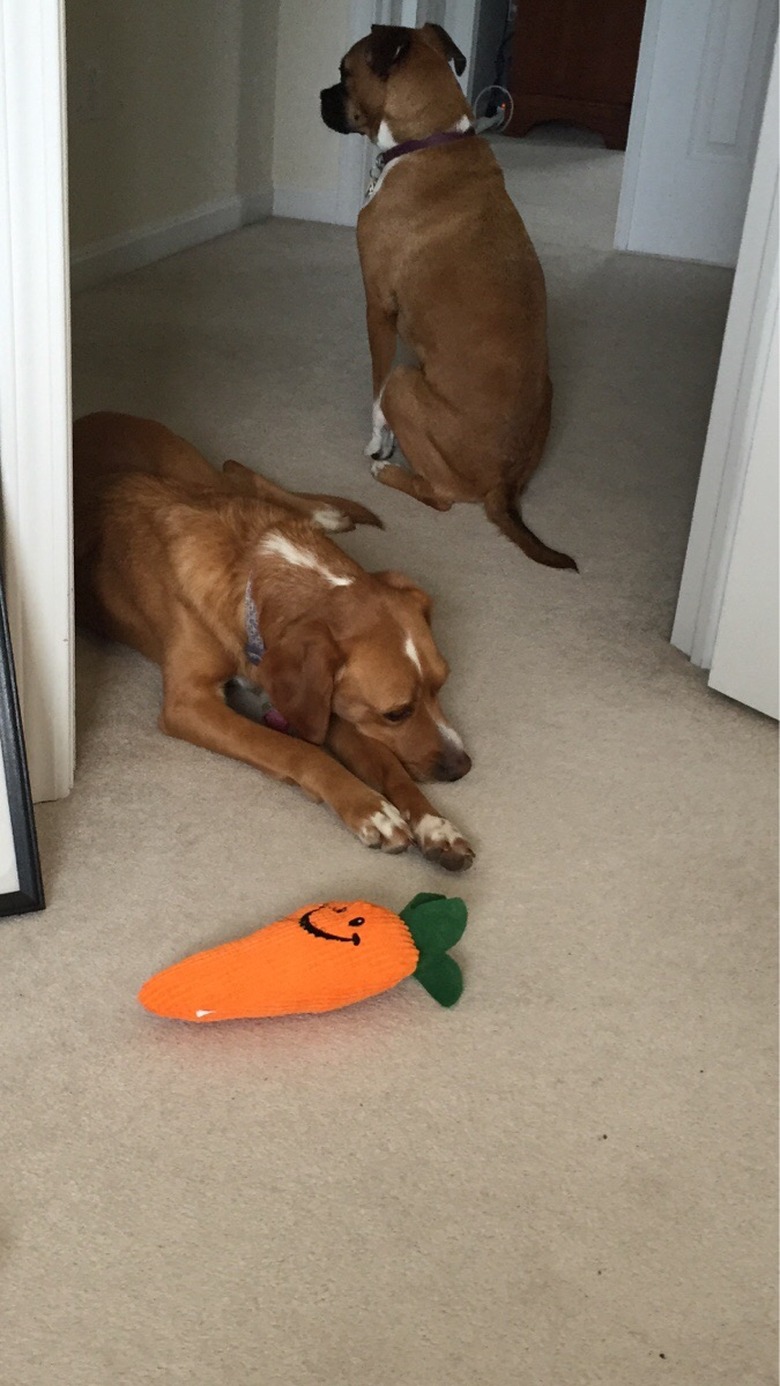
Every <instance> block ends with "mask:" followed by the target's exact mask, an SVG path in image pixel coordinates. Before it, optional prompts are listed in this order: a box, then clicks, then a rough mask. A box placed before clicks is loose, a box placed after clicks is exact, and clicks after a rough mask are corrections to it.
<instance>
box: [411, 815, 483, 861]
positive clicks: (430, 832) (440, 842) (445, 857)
mask: <svg viewBox="0 0 780 1386" xmlns="http://www.w3.org/2000/svg"><path fill="white" fill-rule="evenodd" d="M414 836H415V841H416V843H417V846H418V847H419V849H420V851H421V852H422V854H423V856H424V857H425V858H426V860H427V861H434V862H436V863H437V864H438V865H439V866H443V867H444V869H445V871H468V869H469V867H470V866H471V863H472V862H473V860H474V850H473V848H472V847H471V845H470V844H469V843H468V842H467V841H466V839H465V837H463V836H462V835H461V833H459V832H458V829H457V828H456V827H455V825H454V824H453V823H450V822H449V821H448V820H447V819H446V818H439V817H437V816H436V815H435V814H432V813H426V814H425V817H424V818H421V819H420V821H419V822H418V823H417V824H416V825H415V829H414Z"/></svg>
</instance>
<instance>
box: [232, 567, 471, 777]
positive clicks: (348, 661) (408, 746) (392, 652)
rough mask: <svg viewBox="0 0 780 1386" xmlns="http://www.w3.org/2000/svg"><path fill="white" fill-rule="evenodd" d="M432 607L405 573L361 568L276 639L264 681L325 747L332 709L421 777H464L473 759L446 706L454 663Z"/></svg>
mask: <svg viewBox="0 0 780 1386" xmlns="http://www.w3.org/2000/svg"><path fill="white" fill-rule="evenodd" d="M430 613H431V601H430V598H429V597H428V595H427V593H425V592H423V591H422V589H421V588H419V587H417V586H416V585H415V584H414V583H413V582H411V581H410V580H409V578H407V577H404V576H403V574H401V573H395V572H384V573H374V574H364V575H362V577H361V580H360V581H359V582H356V583H355V584H354V585H353V586H351V587H346V588H341V589H339V590H336V591H331V592H330V593H328V594H327V596H325V597H324V598H323V601H322V603H321V604H320V606H319V610H318V614H317V616H316V617H315V618H312V617H310V616H304V617H301V618H300V619H298V620H296V621H292V622H290V623H289V625H287V626H286V627H285V628H284V629H283V630H282V631H281V633H280V635H279V637H278V639H275V640H274V641H272V642H271V643H270V645H269V648H268V650H267V652H266V654H265V655H264V657H263V660H262V663H261V665H260V666H259V674H260V678H261V680H262V684H263V687H264V688H265V690H266V692H267V693H268V695H269V697H270V698H271V699H272V701H273V702H274V704H275V706H276V707H277V708H278V709H279V711H280V712H282V713H283V714H284V716H285V717H286V718H287V719H288V721H289V722H290V723H291V724H292V726H293V727H294V728H295V730H296V731H297V732H298V734H299V735H300V736H302V737H304V738H305V739H306V740H307V741H313V742H315V743H318V744H320V745H321V744H322V743H323V742H324V741H325V738H326V736H327V732H328V726H329V723H330V719H331V717H332V716H336V717H340V718H341V719H342V720H343V721H345V722H349V723H350V724H351V725H352V726H354V727H356V728H357V729H358V730H359V731H360V732H361V733H362V734H363V735H364V736H367V737H369V738H371V739H372V740H374V741H379V742H381V743H382V745H383V746H387V747H388V749H389V750H391V751H393V753H394V754H395V755H396V756H397V757H398V759H399V760H400V761H401V762H402V764H403V765H404V766H405V767H406V769H407V770H408V771H409V773H410V775H412V776H413V777H414V778H415V779H418V780H458V779H460V778H461V777H462V776H463V775H465V774H466V773H467V771H468V770H469V769H470V767H471V761H470V759H469V757H468V755H467V754H466V752H465V750H464V749H463V743H462V742H461V739H460V737H459V736H458V734H457V732H456V731H455V730H454V728H453V727H451V726H450V724H449V722H448V721H447V719H446V718H445V716H444V713H443V712H442V710H441V707H440V706H439V692H440V690H441V688H442V686H443V684H444V682H445V680H446V678H447V675H448V674H449V669H448V666H447V663H446V661H445V660H444V658H443V656H442V655H441V654H440V652H439V650H438V648H437V646H436V643H435V641H434V638H433V634H432V632H431V627H430Z"/></svg>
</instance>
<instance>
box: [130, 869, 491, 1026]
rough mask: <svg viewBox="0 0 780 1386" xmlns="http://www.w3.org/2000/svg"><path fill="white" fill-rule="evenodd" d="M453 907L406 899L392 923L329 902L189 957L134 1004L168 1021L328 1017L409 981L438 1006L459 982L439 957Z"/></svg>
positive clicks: (462, 918)
mask: <svg viewBox="0 0 780 1386" xmlns="http://www.w3.org/2000/svg"><path fill="white" fill-rule="evenodd" d="M466 917H467V916H466V906H465V905H464V903H463V901H462V900H457V899H447V897H446V896H444V895H415V897H414V899H413V900H410V902H409V904H408V905H407V906H406V908H405V909H403V910H402V911H401V913H400V915H397V914H393V913H392V911H391V910H386V909H384V908H383V907H382V906H381V905H372V904H369V903H368V901H366V900H331V901H330V902H329V903H328V904H324V905H308V906H307V907H306V909H304V910H302V911H300V912H298V913H296V914H291V915H288V916H287V918H286V919H279V920H277V922H276V923H275V924H268V925H267V926H266V927H265V928H264V929H258V930H257V932H256V933H253V934H248V935H247V936H246V937H245V938H239V939H234V940H233V941H232V942H230V943H223V944H221V945H220V946H219V947H218V948H210V949H209V950H208V951H207V952H205V953H194V954H193V955H192V957H189V958H185V959H184V960H183V962H179V963H175V964H174V966H173V967H169V968H167V969H166V970H165V971H164V972H158V973H157V975H156V976H155V977H151V978H150V979H149V981H148V982H145V983H144V985H143V986H142V987H141V990H140V992H139V993H138V1000H139V1001H140V1002H141V1005H142V1006H145V1007H146V1009H147V1010H148V1011H153V1012H154V1014H155V1015H160V1016H165V1017H166V1018H167V1019H169V1020H194V1021H196V1022H197V1023H199V1024H204V1023H206V1024H210V1023H213V1022H214V1021H216V1020H241V1019H246V1018H250V1017H261V1016H273V1015H296V1014H302V1013H304V1012H312V1011H334V1010H337V1009H338V1008H339V1007H341V1006H351V1005H352V1004H353V1003H354V1002H355V1001H364V1000H365V999H366V997H369V996H376V995H378V993H379V992H381V991H387V990H388V989H389V988H390V987H394V986H396V985H397V983H398V982H402V981H403V980H404V978H405V977H411V976H415V977H416V978H417V980H418V981H419V982H422V984H423V986H424V987H425V989H426V991H428V992H430V994H431V996H432V997H433V998H434V1000H435V1001H438V1002H439V1004H440V1005H442V1006H453V1005H454V1004H455V1002H456V1001H457V999H458V997H459V996H460V994H461V992H462V990H463V977H462V975H461V970H460V968H459V967H458V964H457V963H456V962H455V960H454V959H453V958H451V957H449V956H448V953H447V950H448V949H449V948H452V946H453V944H455V943H457V942H458V939H459V938H460V937H461V935H462V933H463V930H464V929H465V927H466Z"/></svg>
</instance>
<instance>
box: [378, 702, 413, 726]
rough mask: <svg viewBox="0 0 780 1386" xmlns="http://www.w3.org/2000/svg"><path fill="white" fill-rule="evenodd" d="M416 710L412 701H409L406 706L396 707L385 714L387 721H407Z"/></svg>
mask: <svg viewBox="0 0 780 1386" xmlns="http://www.w3.org/2000/svg"><path fill="white" fill-rule="evenodd" d="M413 711H414V707H413V705H412V703H407V704H406V707H394V708H392V709H391V710H390V712H386V713H385V714H384V718H385V721H386V722H405V721H406V719H407V717H411V715H412V713H413Z"/></svg>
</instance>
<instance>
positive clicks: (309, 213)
mask: <svg viewBox="0 0 780 1386" xmlns="http://www.w3.org/2000/svg"><path fill="white" fill-rule="evenodd" d="M339 211H340V209H339V196H338V189H336V188H329V189H327V190H326V191H323V190H322V189H320V188H295V187H286V188H285V187H282V188H279V187H276V188H274V216H275V217H291V218H292V219H293V220H294V221H328V222H330V223H331V224H332V225H336V226H341V225H343V224H344V223H343V222H342V219H341V216H340V215H339Z"/></svg>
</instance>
